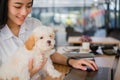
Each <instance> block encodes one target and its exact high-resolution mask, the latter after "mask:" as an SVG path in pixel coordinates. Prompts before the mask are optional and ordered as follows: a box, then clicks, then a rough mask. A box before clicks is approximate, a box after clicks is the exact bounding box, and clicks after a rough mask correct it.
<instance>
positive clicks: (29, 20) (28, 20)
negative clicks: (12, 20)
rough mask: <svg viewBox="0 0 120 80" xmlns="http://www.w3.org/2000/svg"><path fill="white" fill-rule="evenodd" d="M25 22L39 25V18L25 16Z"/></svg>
mask: <svg viewBox="0 0 120 80" xmlns="http://www.w3.org/2000/svg"><path fill="white" fill-rule="evenodd" d="M25 22H26V23H28V24H36V25H41V22H40V20H39V19H36V18H33V17H27V18H26V20H25Z"/></svg>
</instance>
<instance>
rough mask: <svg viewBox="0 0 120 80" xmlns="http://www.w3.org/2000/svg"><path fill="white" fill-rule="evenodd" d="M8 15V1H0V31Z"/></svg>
mask: <svg viewBox="0 0 120 80" xmlns="http://www.w3.org/2000/svg"><path fill="white" fill-rule="evenodd" d="M7 13H8V0H0V29H2V28H3V26H4V25H5V24H6V22H7V15H8V14H7Z"/></svg>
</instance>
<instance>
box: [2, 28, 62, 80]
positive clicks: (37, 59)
mask: <svg viewBox="0 0 120 80" xmlns="http://www.w3.org/2000/svg"><path fill="white" fill-rule="evenodd" d="M54 37H55V34H54V31H53V29H52V28H50V27H45V26H44V27H37V28H35V29H34V30H33V32H32V34H31V35H30V37H29V38H28V40H27V41H26V42H25V46H24V47H21V48H19V49H18V50H17V52H16V53H15V54H14V55H12V56H11V57H10V59H9V60H8V62H7V63H5V64H3V65H2V66H1V67H0V79H3V80H11V79H12V78H14V77H18V78H19V80H30V73H29V66H28V65H29V60H30V59H31V58H33V59H34V64H33V65H34V67H36V66H39V65H40V64H41V62H42V61H43V55H45V57H47V58H48V60H47V63H46V64H45V66H44V68H43V69H44V70H45V71H46V72H47V73H48V74H49V75H50V76H52V77H53V78H55V77H60V75H61V73H60V72H58V71H57V70H55V69H54V67H53V64H52V61H51V59H50V55H51V52H52V49H53V48H54V44H55V41H54Z"/></svg>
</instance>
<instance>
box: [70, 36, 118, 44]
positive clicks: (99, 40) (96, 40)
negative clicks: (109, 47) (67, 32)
mask: <svg viewBox="0 0 120 80" xmlns="http://www.w3.org/2000/svg"><path fill="white" fill-rule="evenodd" d="M80 38H81V37H72V36H71V37H69V38H68V43H69V44H81V43H82V41H80ZM91 39H92V42H91V43H92V44H115V45H119V43H120V41H119V40H117V39H114V38H112V37H91Z"/></svg>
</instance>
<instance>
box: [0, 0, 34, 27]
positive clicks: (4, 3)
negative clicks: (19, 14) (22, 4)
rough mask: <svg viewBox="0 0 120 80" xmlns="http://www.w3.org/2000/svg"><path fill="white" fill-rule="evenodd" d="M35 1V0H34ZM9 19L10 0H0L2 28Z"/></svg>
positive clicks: (0, 23) (0, 22)
mask: <svg viewBox="0 0 120 80" xmlns="http://www.w3.org/2000/svg"><path fill="white" fill-rule="evenodd" d="M32 2H33V0H32ZM7 19H8V0H0V29H2V28H3V27H4V26H5V24H6V23H7Z"/></svg>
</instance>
